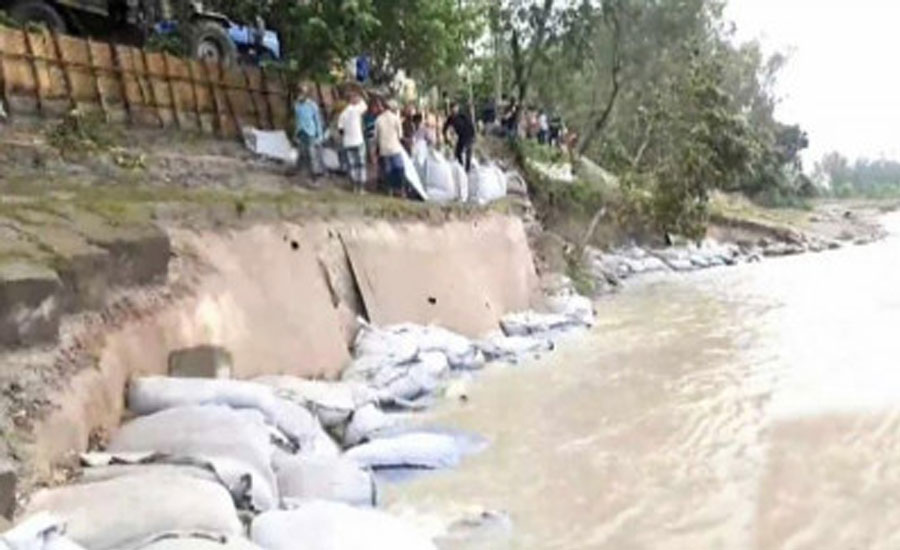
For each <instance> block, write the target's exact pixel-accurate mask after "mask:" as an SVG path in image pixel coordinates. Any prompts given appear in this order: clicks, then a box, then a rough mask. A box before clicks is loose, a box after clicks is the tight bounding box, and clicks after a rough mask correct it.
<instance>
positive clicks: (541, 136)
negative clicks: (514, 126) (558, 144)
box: [537, 109, 550, 145]
mask: <svg viewBox="0 0 900 550" xmlns="http://www.w3.org/2000/svg"><path fill="white" fill-rule="evenodd" d="M537 138H538V143H540V144H541V145H547V144H548V143H549V142H550V119H549V118H547V111H545V110H543V109H541V114H539V115H538V134H537Z"/></svg>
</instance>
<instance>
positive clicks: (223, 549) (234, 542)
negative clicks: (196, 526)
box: [135, 536, 263, 550]
mask: <svg viewBox="0 0 900 550" xmlns="http://www.w3.org/2000/svg"><path fill="white" fill-rule="evenodd" d="M135 550H263V549H262V548H260V547H259V546H257V545H255V544H253V543H252V542H250V541H249V540H247V539H245V538H243V537H214V538H201V537H187V536H185V537H181V536H177V537H176V536H172V537H166V538H163V539H161V540H158V541H156V542H153V543H151V544H150V545H148V546H142V547H141V548H139V549H135Z"/></svg>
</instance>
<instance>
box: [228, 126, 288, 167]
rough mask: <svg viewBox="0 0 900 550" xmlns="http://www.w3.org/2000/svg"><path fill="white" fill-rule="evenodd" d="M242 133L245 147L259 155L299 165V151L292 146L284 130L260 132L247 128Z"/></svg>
mask: <svg viewBox="0 0 900 550" xmlns="http://www.w3.org/2000/svg"><path fill="white" fill-rule="evenodd" d="M241 133H242V134H243V137H244V145H245V146H246V147H247V149H249V150H250V151H252V152H254V153H256V154H257V155H260V156H262V157H266V158H270V159H275V160H280V161H282V162H285V163H288V164H297V155H298V153H297V149H296V148H294V146H293V145H291V142H290V141H289V140H288V137H287V134H285V133H284V130H277V131H269V130H259V129H257V128H253V127H250V126H247V127H244V128H243V130H242V131H241Z"/></svg>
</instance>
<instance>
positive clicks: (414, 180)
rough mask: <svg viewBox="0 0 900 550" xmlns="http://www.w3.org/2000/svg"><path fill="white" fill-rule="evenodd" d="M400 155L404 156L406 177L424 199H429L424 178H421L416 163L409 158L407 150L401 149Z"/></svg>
mask: <svg viewBox="0 0 900 550" xmlns="http://www.w3.org/2000/svg"><path fill="white" fill-rule="evenodd" d="M400 155H401V156H402V157H403V176H404V177H405V178H406V181H407V182H408V183H409V185H410V186H411V187H412V188H413V190H415V192H416V193H418V195H419V197H420V198H421V199H422V200H423V201H427V200H428V193H427V192H426V191H425V187H424V186H423V185H422V180H421V179H420V178H419V173H418V172H416V165H415V163H414V162H413V161H412V159H411V158H409V155H408V154H406V151H405V150H402V151H400Z"/></svg>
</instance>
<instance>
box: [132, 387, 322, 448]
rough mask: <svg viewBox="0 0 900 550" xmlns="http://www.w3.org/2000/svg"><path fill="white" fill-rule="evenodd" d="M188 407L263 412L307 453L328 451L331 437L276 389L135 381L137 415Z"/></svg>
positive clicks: (133, 398)
mask: <svg viewBox="0 0 900 550" xmlns="http://www.w3.org/2000/svg"><path fill="white" fill-rule="evenodd" d="M186 405H227V406H229V407H231V408H235V409H254V410H257V411H260V412H261V413H262V414H263V415H264V416H265V418H266V420H268V421H269V422H270V423H271V424H273V425H275V426H277V427H278V428H279V429H280V430H281V431H283V432H284V433H285V435H287V436H288V437H289V438H291V439H292V440H293V441H294V442H295V443H297V444H298V445H300V448H301V451H303V452H307V451H310V452H319V450H320V449H316V447H317V446H319V447H322V449H325V450H326V452H327V447H328V445H327V441H325V439H323V437H324V438H327V435H326V434H325V433H324V431H323V430H322V426H321V425H320V424H319V422H318V421H317V420H316V419H315V418H314V417H313V415H312V413H310V412H309V411H308V410H306V409H305V408H303V407H301V406H299V405H297V404H296V403H291V402H290V401H287V400H284V399H281V398H279V397H277V396H276V395H275V392H274V390H272V388H270V387H267V386H264V385H262V384H257V383H254V382H245V381H242V380H210V379H202V378H166V377H161V376H160V377H146V378H135V379H132V381H131V384H130V385H129V388H128V407H129V408H130V409H131V410H132V411H134V412H136V413H137V414H150V413H154V412H157V411H161V410H164V409H169V408H172V407H180V406H186Z"/></svg>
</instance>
